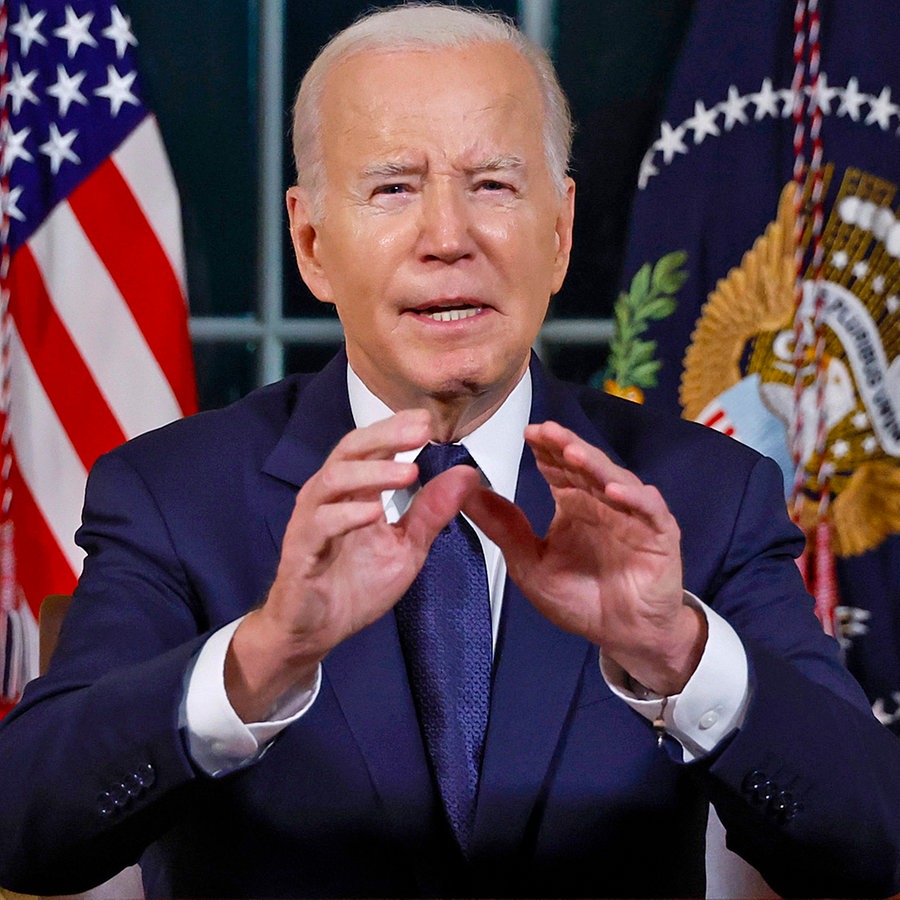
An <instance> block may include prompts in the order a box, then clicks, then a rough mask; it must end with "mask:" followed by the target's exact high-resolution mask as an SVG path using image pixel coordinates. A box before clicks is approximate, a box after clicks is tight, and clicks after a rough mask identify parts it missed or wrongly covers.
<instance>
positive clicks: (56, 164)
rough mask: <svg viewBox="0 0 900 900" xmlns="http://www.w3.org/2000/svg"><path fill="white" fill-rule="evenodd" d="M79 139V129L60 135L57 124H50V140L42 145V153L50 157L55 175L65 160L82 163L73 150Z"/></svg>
mask: <svg viewBox="0 0 900 900" xmlns="http://www.w3.org/2000/svg"><path fill="white" fill-rule="evenodd" d="M77 137H78V129H77V128H75V129H72V131H70V132H68V133H67V134H60V132H59V127H58V126H57V124H56V122H51V123H50V140H48V141H47V142H46V143H45V144H41V146H40V148H39V149H40V151H41V153H43V154H44V155H45V156H49V157H50V169H51V171H52V172H53V174H54V175H55V174H56V173H57V172H59V169H60V166H61V165H62V164H63V162H64V161H65V160H68V161H69V162H73V163H76V164H77V163H80V162H81V160H80V159H79V157H78V155H77V154H76V153H75V152H74V151H73V150H72V143H73V142H74V140H75V138H77Z"/></svg>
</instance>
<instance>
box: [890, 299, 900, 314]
mask: <svg viewBox="0 0 900 900" xmlns="http://www.w3.org/2000/svg"><path fill="white" fill-rule="evenodd" d="M898 309H900V297H898V296H897V295H896V294H891V296H890V297H888V298H887V311H888V312H889V313H895V312H897V310H898Z"/></svg>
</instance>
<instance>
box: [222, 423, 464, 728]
mask: <svg viewBox="0 0 900 900" xmlns="http://www.w3.org/2000/svg"><path fill="white" fill-rule="evenodd" d="M430 430H431V418H430V415H429V414H428V413H427V412H426V411H424V410H406V411H402V412H399V413H397V414H396V415H394V416H392V417H391V418H389V419H385V420H383V421H381V422H378V423H376V424H374V425H371V426H369V427H367V428H360V429H356V430H355V431H352V432H350V433H349V434H347V435H346V436H345V437H344V438H343V439H342V440H341V441H340V443H338V445H337V446H336V447H335V449H334V450H333V451H332V453H331V454H330V455H329V457H328V459H327V460H326V461H325V464H324V465H323V466H322V468H321V469H320V470H319V471H318V472H317V473H316V474H315V475H314V476H313V477H312V478H310V479H309V481H307V482H306V484H305V485H304V486H303V487H302V488H301V490H300V491H299V492H298V494H297V499H296V501H295V504H294V510H293V513H292V515H291V518H290V521H289V522H288V525H287V529H286V531H285V535H284V542H283V544H282V549H281V560H280V562H279V565H278V571H277V573H276V576H275V582H274V584H273V585H272V588H271V589H270V591H269V594H268V597H267V598H266V601H265V603H264V604H263V605H262V606H261V607H260V608H259V609H257V610H255V611H254V612H252V613H250V614H249V615H248V616H247V617H246V618H245V619H244V621H243V622H242V623H241V625H240V626H239V627H238V629H237V631H236V632H235V634H234V638H233V640H232V644H231V647H230V649H229V653H228V657H227V660H226V669H225V683H226V689H227V691H228V695H229V699H230V701H231V703H232V706H233V707H234V709H235V710H236V711H237V713H238V715H240V716H241V717H242V718H243V719H244V720H245V721H251V720H256V719H258V718H260V717H261V716H263V715H265V714H266V713H267V712H268V710H269V709H270V708H271V706H272V704H273V703H274V702H275V700H276V699H277V698H278V697H279V696H280V695H281V694H282V693H283V692H284V691H285V690H287V689H288V688H290V687H293V686H295V685H298V684H309V683H311V681H312V678H313V676H314V674H315V671H316V668H317V666H318V664H319V662H321V660H322V659H323V658H324V657H325V656H326V655H327V654H328V652H329V651H330V650H331V649H332V648H333V647H335V646H337V645H338V644H339V643H340V642H341V641H342V640H344V639H345V638H346V637H348V636H349V635H351V634H354V633H355V632H357V631H359V630H361V629H362V628H364V627H365V626H366V625H369V624H370V623H372V622H374V621H375V620H376V619H378V618H379V617H380V616H382V615H384V614H385V613H386V612H387V611H388V610H389V609H390V608H391V607H392V606H393V605H394V603H396V601H397V600H398V599H399V598H400V597H401V596H402V595H403V594H404V593H405V592H406V590H407V588H408V587H409V585H410V584H411V583H412V581H413V579H414V578H415V576H416V574H417V572H418V571H419V569H420V568H421V567H422V563H423V562H424V560H425V556H426V555H427V553H428V549H429V547H430V546H431V543H432V541H433V540H434V538H435V536H436V535H437V533H438V532H439V531H440V530H441V528H443V527H444V525H446V524H447V522H449V521H450V519H452V518H453V517H454V516H455V515H456V514H457V513H458V512H459V509H460V506H461V504H462V501H463V499H464V497H465V496H466V495H467V494H468V493H469V492H470V491H471V490H472V489H473V488H474V486H475V484H476V483H477V481H478V475H477V473H476V472H475V470H474V469H472V468H471V467H469V466H457V467H455V468H453V469H449V470H448V471H447V472H444V473H442V474H441V475H439V476H437V477H436V478H434V479H433V480H432V481H430V482H429V483H428V484H427V485H425V487H424V488H422V490H420V491H419V492H418V493H417V494H416V496H415V498H414V500H413V502H412V504H411V506H410V508H409V510H407V512H406V514H405V515H404V516H403V517H402V519H401V520H400V521H399V522H397V523H395V524H389V523H388V522H387V521H386V519H385V515H384V508H383V505H382V501H381V493H382V491H386V490H397V489H400V488H406V487H409V486H410V485H411V484H412V483H413V482H414V481H415V480H416V477H417V475H418V469H417V467H416V465H415V463H400V462H396V461H395V460H394V455H395V454H396V453H399V452H402V451H404V450H413V449H415V448H416V447H419V446H421V445H423V444H425V443H426V442H427V441H428V439H429V435H430Z"/></svg>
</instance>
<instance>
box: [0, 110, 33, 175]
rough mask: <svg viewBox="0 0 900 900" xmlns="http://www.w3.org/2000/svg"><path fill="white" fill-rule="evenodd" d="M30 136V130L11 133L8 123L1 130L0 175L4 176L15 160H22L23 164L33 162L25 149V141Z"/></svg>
mask: <svg viewBox="0 0 900 900" xmlns="http://www.w3.org/2000/svg"><path fill="white" fill-rule="evenodd" d="M29 134H31V129H30V128H23V129H21V131H13V130H12V127H11V126H10V124H9V122H7V123H6V125H5V126H4V128H3V132H2V135H0V138H2V148H3V150H2V163H0V173H2V174H3V175H5V174H6V173H7V172H8V171H9V170H10V169H11V168H12V167H13V163H14V162H15V161H16V160H17V159H24V160H25V162H34V157H33V156H32V155H31V154H30V153H29V152H28V151H27V150H26V149H25V141H26V140H27V138H28V135H29Z"/></svg>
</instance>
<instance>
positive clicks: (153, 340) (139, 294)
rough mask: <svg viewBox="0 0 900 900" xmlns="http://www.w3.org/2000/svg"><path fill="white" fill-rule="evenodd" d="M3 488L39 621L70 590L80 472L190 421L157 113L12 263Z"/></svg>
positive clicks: (179, 290) (187, 353)
mask: <svg viewBox="0 0 900 900" xmlns="http://www.w3.org/2000/svg"><path fill="white" fill-rule="evenodd" d="M6 285H7V287H8V289H9V291H10V293H9V298H10V306H9V317H8V320H7V321H8V328H9V335H8V336H9V373H8V374H9V386H10V400H9V412H8V422H7V425H8V428H9V438H10V442H9V445H10V447H11V449H12V462H11V465H10V466H9V471H8V473H7V476H6V479H5V481H6V484H5V487H6V488H7V489H8V491H9V492H10V510H9V515H10V518H11V521H12V523H13V525H14V546H15V569H16V580H17V583H18V588H19V589H20V591H21V593H22V594H24V596H25V598H26V599H27V601H28V603H29V605H30V606H31V608H32V610H33V611H34V612H35V613H36V612H37V609H38V606H39V604H40V602H41V600H42V599H43V597H44V596H45V595H46V594H48V593H54V592H67V591H70V590H71V589H72V588H73V587H74V584H75V581H76V579H77V576H78V574H79V572H80V570H81V562H82V554H81V551H80V550H79V549H78V548H77V547H76V546H75V544H74V541H73V534H74V532H75V530H76V528H77V527H78V525H79V522H80V513H81V506H82V502H83V496H84V486H85V482H86V479H87V473H88V470H89V469H90V467H91V465H92V464H93V462H94V461H95V460H96V459H97V457H98V456H99V455H100V454H101V453H104V452H106V451H107V450H109V449H111V448H113V447H115V446H116V445H118V444H120V443H122V442H123V441H125V440H127V439H129V438H131V437H134V436H135V435H138V434H140V433H142V432H144V431H147V430H149V429H152V428H156V427H158V426H160V425H163V424H165V423H167V422H170V421H172V420H173V419H176V418H179V417H180V416H182V415H186V414H189V413H191V412H194V411H195V410H196V393H195V390H196V389H195V383H194V373H193V362H192V356H191V349H190V341H189V338H188V328H187V306H186V302H185V269H184V256H183V251H182V243H181V221H180V212H179V204H178V197H177V194H176V190H175V186H174V179H173V178H172V173H171V170H170V168H169V164H168V160H167V158H166V155H165V151H164V149H163V145H162V140H161V137H160V134H159V130H158V127H157V124H156V120H155V118H154V117H153V116H152V115H148V116H147V117H146V118H145V119H144V120H143V122H142V123H141V125H139V126H138V128H136V129H135V130H134V131H133V132H132V133H131V134H130V135H129V137H128V138H127V139H126V140H125V142H124V143H123V144H122V145H121V146H120V147H119V149H118V150H116V151H115V152H114V153H113V154H112V156H111V157H109V158H108V159H107V160H106V161H104V162H103V163H102V164H101V165H100V166H99V167H98V169H97V170H96V171H95V172H93V173H92V174H91V175H90V176H89V177H88V178H87V179H86V180H85V181H84V182H83V183H82V184H81V185H79V187H78V188H76V189H75V190H74V191H73V192H72V193H71V194H70V195H69V196H68V198H67V199H66V200H64V201H63V202H61V203H60V204H58V205H57V206H56V207H55V208H54V210H53V211H52V212H51V213H50V215H49V216H48V217H47V219H46V220H45V221H44V222H43V223H42V225H41V226H40V228H39V229H38V230H37V231H36V232H35V233H34V234H33V235H32V237H31V239H30V240H29V241H28V242H27V244H25V245H24V246H22V247H20V248H19V250H18V251H17V252H16V254H15V255H14V256H13V258H12V259H11V260H10V263H9V271H8V275H7V278H6Z"/></svg>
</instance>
